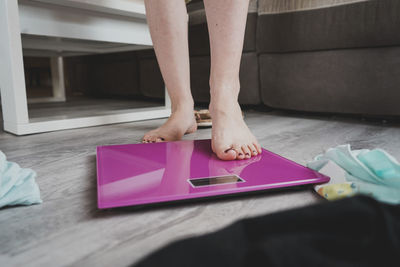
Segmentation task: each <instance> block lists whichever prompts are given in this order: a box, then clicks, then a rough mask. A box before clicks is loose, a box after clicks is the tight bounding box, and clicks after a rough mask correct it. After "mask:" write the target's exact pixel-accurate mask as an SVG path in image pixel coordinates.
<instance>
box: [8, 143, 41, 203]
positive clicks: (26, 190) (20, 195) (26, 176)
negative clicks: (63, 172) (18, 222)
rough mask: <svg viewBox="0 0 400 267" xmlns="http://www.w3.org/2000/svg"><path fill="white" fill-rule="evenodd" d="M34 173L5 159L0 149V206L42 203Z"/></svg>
mask: <svg viewBox="0 0 400 267" xmlns="http://www.w3.org/2000/svg"><path fill="white" fill-rule="evenodd" d="M35 177H36V173H35V172H34V171H33V170H31V169H23V168H21V167H20V166H19V165H18V164H17V163H14V162H10V161H7V159H6V155H4V153H3V152H1V151H0V208H2V207H5V206H13V205H31V204H38V203H42V200H41V199H40V191H39V186H38V185H37V183H36V181H35Z"/></svg>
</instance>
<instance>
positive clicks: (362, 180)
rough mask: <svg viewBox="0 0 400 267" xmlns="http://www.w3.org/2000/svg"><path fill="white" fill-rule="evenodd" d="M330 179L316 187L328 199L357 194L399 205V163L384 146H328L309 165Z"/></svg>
mask: <svg viewBox="0 0 400 267" xmlns="http://www.w3.org/2000/svg"><path fill="white" fill-rule="evenodd" d="M307 166H308V167H309V168H311V169H314V170H316V171H319V172H321V173H323V174H325V175H327V176H329V177H330V178H331V181H330V182H329V183H327V184H322V185H317V186H315V187H314V188H315V190H316V191H317V192H318V194H320V195H321V196H323V197H324V198H326V199H328V200H336V199H340V198H343V197H349V196H353V195H356V194H365V195H369V196H371V197H373V198H375V199H377V200H379V201H382V202H386V203H391V204H400V164H399V162H398V161H397V160H396V159H395V158H394V157H393V156H391V155H390V154H389V153H387V152H386V151H384V150H382V149H373V150H369V149H361V150H351V147H350V145H348V144H347V145H341V146H337V147H335V148H331V149H328V150H327V151H326V152H325V153H324V154H321V155H318V156H317V157H316V158H315V159H314V161H312V162H310V163H308V164H307Z"/></svg>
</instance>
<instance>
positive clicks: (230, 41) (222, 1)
mask: <svg viewBox="0 0 400 267" xmlns="http://www.w3.org/2000/svg"><path fill="white" fill-rule="evenodd" d="M204 5H205V9H206V15H207V23H208V30H209V34H210V46H211V75H210V89H211V91H210V93H211V102H210V112H211V117H212V120H213V128H212V149H213V151H214V153H216V154H217V156H218V157H219V158H220V159H223V160H232V159H244V158H250V157H251V156H255V155H257V154H258V153H261V147H260V145H259V143H258V142H257V140H256V138H255V137H254V135H253V134H252V133H251V132H250V130H249V128H248V127H247V125H246V124H245V122H244V120H243V118H242V113H241V109H240V106H239V103H238V95H239V90H240V82H239V67H240V59H241V56H242V49H243V39H244V31H245V27H246V18H247V10H248V6H249V0H204Z"/></svg>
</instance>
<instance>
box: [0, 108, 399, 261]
mask: <svg viewBox="0 0 400 267" xmlns="http://www.w3.org/2000/svg"><path fill="white" fill-rule="evenodd" d="M245 119H246V122H247V124H248V125H249V127H250V128H251V129H252V131H253V133H254V134H255V135H256V137H257V138H258V140H259V141H260V143H261V144H262V146H263V147H264V148H266V149H269V150H271V151H273V152H276V153H278V154H281V155H282V156H284V157H287V158H289V159H292V160H294V161H296V162H298V163H301V164H305V163H306V162H308V161H310V160H312V159H313V158H314V156H316V155H317V154H320V153H322V152H323V151H324V150H326V149H328V148H330V147H334V146H337V145H340V144H346V143H349V144H351V145H352V147H353V148H354V149H359V148H369V149H372V148H376V147H380V148H383V149H385V150H387V151H388V152H389V153H391V154H392V155H393V156H395V157H397V158H398V159H400V125H399V124H396V123H390V122H386V123H384V122H381V121H374V122H368V121H362V120H360V119H351V118H341V117H332V116H317V115H294V114H291V113H285V112H276V111H274V112H258V111H246V112H245ZM163 121H165V120H149V121H140V122H134V123H124V124H115V125H108V126H99V127H90V128H82V129H76V130H65V131H58V132H49V133H43V134H35V135H29V136H22V137H17V136H14V135H11V134H9V133H5V132H3V131H1V130H0V150H2V151H3V152H4V153H5V154H6V155H7V157H8V159H9V160H11V161H15V162H17V163H19V164H20V165H21V166H22V167H25V168H32V169H34V170H35V171H36V172H37V179H36V180H37V183H38V184H39V186H40V189H41V195H42V199H43V203H42V204H40V205H34V206H27V207H23V206H21V207H11V208H4V209H0V266H127V265H130V264H132V263H134V262H137V261H138V260H140V259H141V258H142V257H144V256H146V255H148V254H149V253H151V252H152V251H154V250H156V249H158V248H160V247H162V246H164V245H166V244H168V243H170V242H172V241H174V240H178V239H181V238H185V237H190V236H194V235H200V234H204V233H208V232H210V231H215V230H217V229H220V228H222V227H224V226H227V225H229V224H231V223H232V222H234V221H236V220H239V219H241V218H248V217H253V216H257V215H263V214H267V213H272V212H276V211H282V210H286V209H292V208H296V207H301V206H306V205H311V204H313V203H317V202H320V201H324V200H322V199H321V198H320V197H319V196H317V195H316V194H315V193H314V192H312V190H310V189H307V190H301V191H282V192H275V193H263V194H257V195H251V196H240V197H231V198H226V199H223V200H218V201H216V200H213V201H202V202H194V203H186V204H178V205H167V206H161V207H156V208H146V209H139V210H105V211H103V210H98V209H97V207H96V162H95V159H96V155H95V153H96V146H99V145H111V144H128V143H136V142H139V141H140V139H141V137H142V135H143V133H144V132H146V131H148V130H150V129H153V128H154V127H157V126H159V125H161V124H162V123H163ZM210 133H211V131H210V129H200V130H198V131H197V132H196V133H194V134H190V135H187V136H185V137H184V138H185V139H205V138H209V137H210Z"/></svg>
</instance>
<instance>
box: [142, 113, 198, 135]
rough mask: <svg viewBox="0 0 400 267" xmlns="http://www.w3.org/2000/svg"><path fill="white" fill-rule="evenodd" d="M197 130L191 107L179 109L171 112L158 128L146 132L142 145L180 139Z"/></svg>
mask: <svg viewBox="0 0 400 267" xmlns="http://www.w3.org/2000/svg"><path fill="white" fill-rule="evenodd" d="M196 130H197V124H196V119H195V117H194V113H193V107H190V108H180V109H176V110H175V111H173V112H172V114H171V116H170V117H169V119H168V120H167V121H166V122H165V123H164V124H163V125H161V126H160V127H159V128H157V129H154V130H151V131H149V132H147V133H146V134H145V135H144V136H143V139H142V142H143V143H157V142H164V141H176V140H180V139H182V136H183V135H184V134H188V133H193V132H195V131H196Z"/></svg>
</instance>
